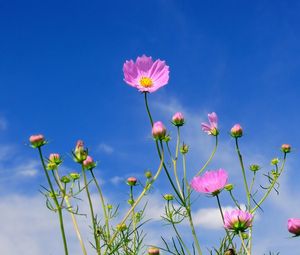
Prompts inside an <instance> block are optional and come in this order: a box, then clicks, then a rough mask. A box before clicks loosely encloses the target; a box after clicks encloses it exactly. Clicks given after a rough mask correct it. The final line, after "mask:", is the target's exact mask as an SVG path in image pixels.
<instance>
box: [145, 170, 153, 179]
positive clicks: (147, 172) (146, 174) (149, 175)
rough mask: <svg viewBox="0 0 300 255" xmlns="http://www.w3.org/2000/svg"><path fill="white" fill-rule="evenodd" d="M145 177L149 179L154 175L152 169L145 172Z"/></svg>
mask: <svg viewBox="0 0 300 255" xmlns="http://www.w3.org/2000/svg"><path fill="white" fill-rule="evenodd" d="M145 177H146V178H147V179H150V178H151V177H152V173H151V171H146V172H145Z"/></svg>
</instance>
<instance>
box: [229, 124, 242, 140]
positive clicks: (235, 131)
mask: <svg viewBox="0 0 300 255" xmlns="http://www.w3.org/2000/svg"><path fill="white" fill-rule="evenodd" d="M230 133H231V136H232V137H234V138H238V137H241V136H242V135H243V129H242V127H241V125H240V124H235V125H234V126H233V127H232V128H231V130H230Z"/></svg>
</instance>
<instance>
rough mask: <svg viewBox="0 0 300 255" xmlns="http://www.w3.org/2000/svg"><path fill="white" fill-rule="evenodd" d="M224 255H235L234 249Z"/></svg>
mask: <svg viewBox="0 0 300 255" xmlns="http://www.w3.org/2000/svg"><path fill="white" fill-rule="evenodd" d="M224 255H235V252H234V250H233V249H229V250H227V251H225V253H224Z"/></svg>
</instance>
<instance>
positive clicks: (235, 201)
mask: <svg viewBox="0 0 300 255" xmlns="http://www.w3.org/2000/svg"><path fill="white" fill-rule="evenodd" d="M229 194H230V197H231V199H232V201H233V202H234V203H235V205H236V207H237V208H239V209H241V207H240V205H239V203H238V201H237V200H236V199H235V197H234V196H233V194H232V191H231V190H230V191H229Z"/></svg>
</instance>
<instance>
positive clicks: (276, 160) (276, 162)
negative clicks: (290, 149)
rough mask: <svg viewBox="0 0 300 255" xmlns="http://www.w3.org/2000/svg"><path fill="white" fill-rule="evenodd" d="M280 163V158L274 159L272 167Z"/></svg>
mask: <svg viewBox="0 0 300 255" xmlns="http://www.w3.org/2000/svg"><path fill="white" fill-rule="evenodd" d="M278 163H279V158H273V159H272V160H271V165H273V166H276V165H278Z"/></svg>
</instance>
